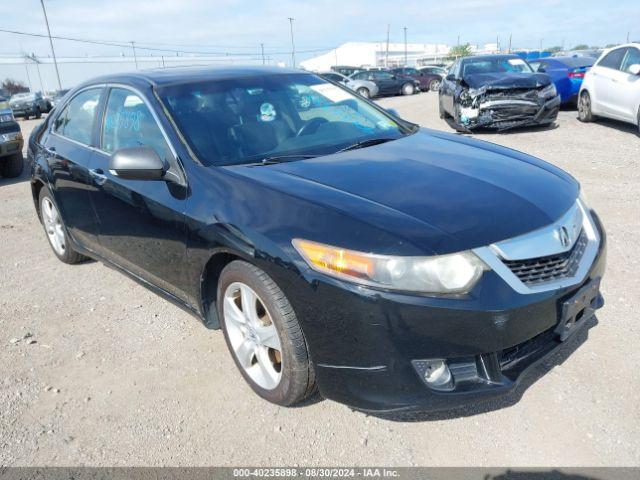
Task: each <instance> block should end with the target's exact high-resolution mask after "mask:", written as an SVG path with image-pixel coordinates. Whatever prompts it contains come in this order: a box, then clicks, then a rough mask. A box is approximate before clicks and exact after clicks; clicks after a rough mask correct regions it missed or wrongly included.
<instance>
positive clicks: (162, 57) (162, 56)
mask: <svg viewBox="0 0 640 480" xmlns="http://www.w3.org/2000/svg"><path fill="white" fill-rule="evenodd" d="M160 58H161V59H162V68H165V65H164V55H161V56H160Z"/></svg>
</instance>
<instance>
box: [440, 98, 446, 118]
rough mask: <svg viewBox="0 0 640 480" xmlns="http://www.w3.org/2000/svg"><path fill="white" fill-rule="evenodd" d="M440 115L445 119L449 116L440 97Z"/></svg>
mask: <svg viewBox="0 0 640 480" xmlns="http://www.w3.org/2000/svg"><path fill="white" fill-rule="evenodd" d="M438 115H439V116H440V118H442V119H443V120H444V119H445V118H447V112H445V111H444V107H443V106H442V101H441V100H440V99H439V98H438Z"/></svg>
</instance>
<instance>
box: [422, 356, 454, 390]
mask: <svg viewBox="0 0 640 480" xmlns="http://www.w3.org/2000/svg"><path fill="white" fill-rule="evenodd" d="M425 364H426V365H425V371H424V381H425V382H427V384H429V385H431V386H433V387H442V386H443V385H447V384H449V382H450V381H451V370H449V367H448V366H447V362H445V361H444V360H426V361H425Z"/></svg>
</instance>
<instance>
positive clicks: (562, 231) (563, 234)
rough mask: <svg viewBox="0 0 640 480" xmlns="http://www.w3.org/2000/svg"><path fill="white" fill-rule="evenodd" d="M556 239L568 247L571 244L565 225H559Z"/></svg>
mask: <svg viewBox="0 0 640 480" xmlns="http://www.w3.org/2000/svg"><path fill="white" fill-rule="evenodd" d="M558 239H559V240H560V243H561V244H562V246H563V247H568V246H569V245H570V244H571V236H570V235H569V231H568V230H567V227H560V228H559V229H558Z"/></svg>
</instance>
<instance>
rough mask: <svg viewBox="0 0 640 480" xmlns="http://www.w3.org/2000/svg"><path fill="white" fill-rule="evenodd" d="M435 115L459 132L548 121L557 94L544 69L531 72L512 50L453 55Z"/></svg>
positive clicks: (555, 112)
mask: <svg viewBox="0 0 640 480" xmlns="http://www.w3.org/2000/svg"><path fill="white" fill-rule="evenodd" d="M439 106H440V118H445V119H447V120H448V121H449V123H450V125H451V126H452V127H453V128H455V129H456V130H458V131H460V132H469V131H471V130H473V129H476V128H482V127H486V128H493V129H497V130H507V129H511V128H515V127H523V126H532V125H549V124H551V123H553V122H554V121H555V119H556V117H557V116H558V110H559V109H560V97H559V95H558V93H557V92H556V87H555V86H554V84H553V82H552V81H551V78H550V77H549V75H547V74H545V73H536V72H534V71H533V69H532V68H531V66H530V65H529V64H528V63H527V62H526V61H524V60H523V59H521V58H520V57H518V56H516V55H479V56H472V57H464V58H461V59H459V60H457V61H456V62H455V63H454V64H453V65H452V66H451V68H450V69H449V73H448V74H447V76H446V77H445V78H444V80H443V81H442V86H441V88H440V98H439Z"/></svg>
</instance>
